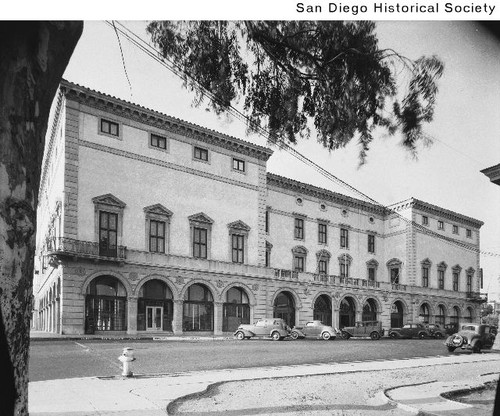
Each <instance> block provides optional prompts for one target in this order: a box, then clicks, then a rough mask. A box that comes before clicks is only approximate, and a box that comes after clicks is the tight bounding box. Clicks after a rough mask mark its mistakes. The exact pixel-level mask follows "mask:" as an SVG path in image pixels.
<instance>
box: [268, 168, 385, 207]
mask: <svg viewBox="0 0 500 416" xmlns="http://www.w3.org/2000/svg"><path fill="white" fill-rule="evenodd" d="M267 185H268V186H274V187H276V188H281V189H287V190H290V191H292V192H295V193H300V194H303V195H308V196H312V197H314V198H318V199H320V200H323V201H329V202H333V203H336V204H339V205H341V206H344V207H351V208H358V209H362V210H364V211H367V212H370V213H376V214H379V215H385V214H387V210H386V209H385V208H384V207H382V206H379V205H375V204H371V203H369V202H365V201H361V200H360V199H356V198H352V197H350V196H347V195H342V194H339V193H337V192H332V191H329V190H328V189H324V188H319V187H317V186H314V185H310V184H307V183H303V182H299V181H296V180H293V179H289V178H285V177H283V176H279V175H276V174H274V173H269V172H268V173H267Z"/></svg>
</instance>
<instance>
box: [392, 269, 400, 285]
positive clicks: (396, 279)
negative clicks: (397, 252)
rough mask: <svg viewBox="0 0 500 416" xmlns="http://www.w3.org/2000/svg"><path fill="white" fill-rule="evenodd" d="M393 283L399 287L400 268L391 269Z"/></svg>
mask: <svg viewBox="0 0 500 416" xmlns="http://www.w3.org/2000/svg"><path fill="white" fill-rule="evenodd" d="M391 283H392V284H394V285H399V268H396V267H395V268H392V269H391Z"/></svg>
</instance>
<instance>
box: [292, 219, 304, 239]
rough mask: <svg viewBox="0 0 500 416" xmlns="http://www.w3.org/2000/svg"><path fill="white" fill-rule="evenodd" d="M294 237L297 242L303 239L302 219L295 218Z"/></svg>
mask: <svg viewBox="0 0 500 416" xmlns="http://www.w3.org/2000/svg"><path fill="white" fill-rule="evenodd" d="M294 237H295V238H296V239H298V240H303V239H304V220H303V219H302V218H295V233H294Z"/></svg>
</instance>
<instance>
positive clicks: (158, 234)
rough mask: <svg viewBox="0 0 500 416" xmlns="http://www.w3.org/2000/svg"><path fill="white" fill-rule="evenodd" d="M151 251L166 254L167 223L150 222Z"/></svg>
mask: <svg viewBox="0 0 500 416" xmlns="http://www.w3.org/2000/svg"><path fill="white" fill-rule="evenodd" d="M149 251H151V252H153V253H165V223H164V222H163V221H155V220H151V221H150V222H149Z"/></svg>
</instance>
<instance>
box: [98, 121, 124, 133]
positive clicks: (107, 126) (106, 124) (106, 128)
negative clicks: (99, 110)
mask: <svg viewBox="0 0 500 416" xmlns="http://www.w3.org/2000/svg"><path fill="white" fill-rule="evenodd" d="M101 132H102V133H105V134H109V135H111V136H116V137H118V136H120V125H119V124H118V123H115V122H113V121H109V120H105V119H103V118H102V119H101Z"/></svg>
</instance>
